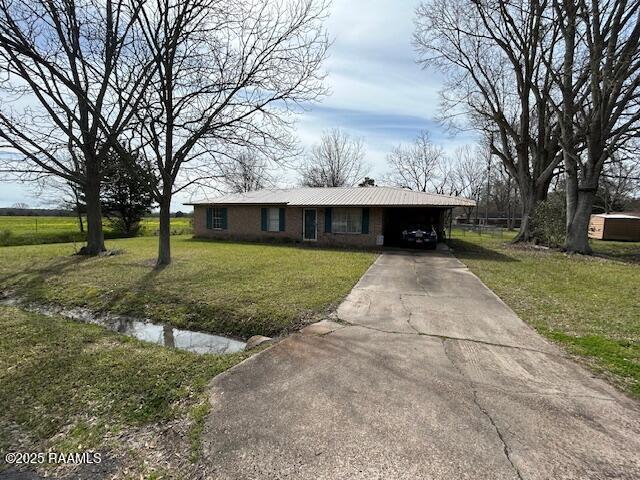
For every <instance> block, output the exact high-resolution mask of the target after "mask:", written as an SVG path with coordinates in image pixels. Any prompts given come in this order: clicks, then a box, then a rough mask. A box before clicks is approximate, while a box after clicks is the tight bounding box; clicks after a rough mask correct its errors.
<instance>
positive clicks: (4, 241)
mask: <svg viewBox="0 0 640 480" xmlns="http://www.w3.org/2000/svg"><path fill="white" fill-rule="evenodd" d="M12 236H13V232H11V230H9V229H8V228H5V229H4V230H2V231H0V245H8V244H10V243H11V237H12Z"/></svg>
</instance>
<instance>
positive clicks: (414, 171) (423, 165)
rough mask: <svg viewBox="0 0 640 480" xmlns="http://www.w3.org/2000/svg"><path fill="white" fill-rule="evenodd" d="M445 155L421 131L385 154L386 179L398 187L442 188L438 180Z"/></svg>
mask: <svg viewBox="0 0 640 480" xmlns="http://www.w3.org/2000/svg"><path fill="white" fill-rule="evenodd" d="M444 158H445V155H444V151H443V150H442V148H441V147H439V146H437V145H434V144H433V142H432V141H431V139H430V138H429V132H426V131H422V132H420V134H419V135H418V137H417V138H416V139H415V140H414V141H413V143H411V144H410V145H407V146H404V145H399V146H397V147H395V148H394V149H393V150H392V151H391V153H389V155H387V165H388V167H389V169H390V172H389V175H388V181H390V182H391V183H392V184H394V185H397V186H399V187H407V188H410V189H412V190H417V191H420V192H426V191H427V190H429V189H431V190H436V189H438V187H439V188H444V187H443V186H441V184H440V183H439V181H438V180H440V178H439V177H438V174H439V173H440V169H441V165H442V164H443V161H444Z"/></svg>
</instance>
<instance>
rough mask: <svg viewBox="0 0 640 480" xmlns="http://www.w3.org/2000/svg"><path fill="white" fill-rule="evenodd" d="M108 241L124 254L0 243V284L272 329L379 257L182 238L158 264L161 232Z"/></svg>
mask: <svg viewBox="0 0 640 480" xmlns="http://www.w3.org/2000/svg"><path fill="white" fill-rule="evenodd" d="M107 247H108V248H110V249H117V250H119V251H120V252H121V253H120V254H118V255H114V256H107V257H94V258H85V257H78V256H73V255H72V254H73V252H74V249H73V248H74V247H73V245H70V244H58V245H35V246H22V247H4V248H1V249H0V290H4V291H7V290H9V291H15V293H17V294H18V295H20V296H24V297H27V298H28V299H30V300H35V301H41V302H54V303H59V304H63V305H71V306H84V307H88V308H90V309H94V310H108V311H111V312H117V313H126V314H131V315H134V316H140V317H149V318H152V319H154V320H157V321H159V322H162V323H169V324H172V325H174V326H176V327H181V328H190V329H196V330H203V331H209V332H213V333H218V334H223V335H232V336H239V337H244V338H247V337H249V336H251V335H256V334H261V335H267V336H273V335H277V334H279V333H283V332H287V331H290V330H291V329H293V328H295V327H296V326H298V325H300V324H301V323H302V322H303V321H304V320H305V318H306V317H310V316H312V315H314V314H317V313H318V312H322V311H323V310H324V309H326V308H327V307H328V306H330V305H333V304H335V303H336V302H338V301H339V300H340V299H341V298H342V297H344V296H345V295H346V294H347V293H348V292H349V290H350V289H351V288H352V287H353V285H354V284H355V283H356V282H357V281H358V279H359V278H360V276H361V275H362V274H363V273H364V271H365V270H366V269H367V268H368V267H369V265H370V264H371V263H372V262H373V260H374V259H375V257H376V255H375V254H373V253H369V252H362V251H346V250H328V249H317V248H304V247H296V246H291V245H261V244H253V243H247V244H242V243H231V242H213V241H206V240H197V239H192V238H190V237H187V236H175V237H172V253H173V263H172V264H171V265H170V266H169V267H168V268H165V269H163V270H157V269H154V263H155V257H156V253H157V238H153V237H137V238H130V239H119V240H109V241H108V242H107Z"/></svg>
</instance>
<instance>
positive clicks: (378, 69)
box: [0, 0, 471, 209]
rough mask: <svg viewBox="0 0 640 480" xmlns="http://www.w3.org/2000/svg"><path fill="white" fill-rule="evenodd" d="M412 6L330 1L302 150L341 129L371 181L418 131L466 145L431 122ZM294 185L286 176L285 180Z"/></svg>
mask: <svg viewBox="0 0 640 480" xmlns="http://www.w3.org/2000/svg"><path fill="white" fill-rule="evenodd" d="M417 5H418V2H417V1H413V0H395V1H392V0H334V1H333V4H332V6H331V15H330V17H329V18H328V20H327V24H326V25H327V29H328V31H329V35H330V36H331V38H332V39H333V45H332V47H331V49H330V56H329V59H328V61H327V63H326V64H325V69H326V71H327V73H328V76H327V80H326V82H327V87H328V88H329V90H330V92H331V94H330V95H329V96H328V97H326V98H325V99H324V100H323V101H322V103H320V104H317V105H314V106H313V107H312V108H311V109H310V110H309V111H307V112H305V113H303V114H301V115H299V117H298V121H297V135H298V137H299V138H300V141H301V144H302V146H304V147H309V146H311V145H313V144H314V143H315V142H317V141H318V139H319V137H320V135H321V134H322V131H323V130H327V129H330V128H335V127H339V128H341V129H343V130H345V131H346V132H348V133H349V134H351V135H353V136H357V137H361V138H362V139H363V142H364V144H365V148H366V160H367V162H368V163H369V164H370V165H371V175H372V176H373V177H374V178H376V177H378V178H379V177H380V176H381V175H382V174H384V172H385V170H386V167H385V157H386V154H387V153H388V152H389V151H390V150H391V148H392V147H394V146H395V145H397V144H399V143H401V142H408V141H410V140H411V139H412V138H414V137H415V136H416V134H417V133H418V132H419V131H420V130H423V129H426V130H428V131H429V132H430V133H431V136H432V139H433V140H434V141H435V142H436V143H439V144H441V145H442V146H443V147H444V148H445V149H446V150H447V151H453V150H454V149H455V148H456V147H457V146H459V145H461V144H464V143H470V142H471V139H469V138H465V137H462V136H456V137H452V136H451V135H450V134H449V133H448V132H446V131H444V129H442V128H441V127H440V126H439V125H438V124H437V123H436V122H435V120H434V117H435V115H436V114H437V110H438V91H439V90H440V88H441V79H440V76H439V74H438V73H437V72H435V71H425V70H422V69H421V68H420V67H419V66H418V65H417V64H416V63H415V55H414V51H413V47H412V46H411V35H412V33H413V19H414V9H415V7H416V6H417ZM293 180H294V177H293V175H292V174H291V173H290V174H289V176H288V177H287V181H288V182H293ZM195 196H199V195H197V194H196V195H195ZM188 199H189V194H188V193H184V194H181V195H179V196H177V198H176V199H175V201H174V202H173V208H174V209H179V208H182V209H184V207H182V206H181V203H182V202H183V201H188ZM16 202H24V203H27V204H29V205H31V206H38V205H40V202H39V200H38V198H36V197H35V196H34V191H33V188H32V187H30V186H28V185H20V184H15V183H12V184H10V183H1V184H0V206H9V205H11V204H13V203H16Z"/></svg>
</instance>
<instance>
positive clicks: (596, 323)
mask: <svg viewBox="0 0 640 480" xmlns="http://www.w3.org/2000/svg"><path fill="white" fill-rule="evenodd" d="M506 242H507V238H506V237H503V238H496V237H491V236H487V235H482V236H479V235H477V234H474V233H469V232H467V233H466V234H465V235H462V234H461V233H460V232H454V237H453V240H452V247H453V248H454V253H455V255H456V256H457V257H458V258H460V259H461V260H462V261H463V262H464V263H465V264H467V265H468V266H469V268H470V269H471V270H472V271H473V272H474V273H475V274H476V275H478V276H479V277H480V278H481V279H482V281H483V282H484V283H485V284H486V285H487V286H488V287H489V288H491V289H492V290H493V291H495V292H496V293H497V294H498V295H499V296H500V297H501V298H502V299H503V300H504V301H505V302H506V303H507V304H508V305H509V306H510V307H511V308H513V310H514V311H515V312H516V313H517V314H518V315H520V317H521V318H522V319H523V320H525V321H526V322H528V323H530V324H531V325H532V326H533V327H534V328H536V329H537V330H538V331H539V332H540V333H542V334H543V335H545V336H547V337H548V338H550V339H551V340H553V341H556V342H559V343H561V344H563V345H565V346H566V347H567V348H568V350H569V351H570V352H572V353H574V354H576V355H579V356H582V357H583V358H585V359H586V361H587V363H588V364H589V365H590V366H591V367H592V368H593V369H594V370H596V371H597V372H599V373H601V374H603V375H605V376H606V377H608V378H609V379H610V380H611V381H613V382H614V383H616V384H617V385H619V386H620V387H622V388H624V389H626V390H627V391H628V392H630V393H631V394H633V395H635V396H637V397H640V265H638V264H637V263H635V261H636V260H635V259H637V258H638V254H639V253H640V244H639V243H635V244H633V243H623V242H600V241H594V242H592V246H593V249H594V251H595V252H596V253H598V254H599V255H608V256H610V257H611V259H604V258H600V257H584V256H579V255H578V256H576V255H574V256H568V255H565V254H563V253H561V252H557V251H544V250H537V249H522V248H518V247H515V246H511V245H509V244H507V243H506Z"/></svg>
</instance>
